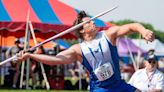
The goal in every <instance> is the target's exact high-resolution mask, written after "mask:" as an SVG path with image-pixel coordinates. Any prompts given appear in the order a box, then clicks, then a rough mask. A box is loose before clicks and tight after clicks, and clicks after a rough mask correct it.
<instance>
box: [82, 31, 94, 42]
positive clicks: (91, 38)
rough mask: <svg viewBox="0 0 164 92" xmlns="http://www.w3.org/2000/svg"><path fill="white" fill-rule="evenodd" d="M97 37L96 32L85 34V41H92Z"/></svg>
mask: <svg viewBox="0 0 164 92" xmlns="http://www.w3.org/2000/svg"><path fill="white" fill-rule="evenodd" d="M95 37H96V34H85V33H84V34H83V38H84V40H85V41H92V40H93V39H94V38H95Z"/></svg>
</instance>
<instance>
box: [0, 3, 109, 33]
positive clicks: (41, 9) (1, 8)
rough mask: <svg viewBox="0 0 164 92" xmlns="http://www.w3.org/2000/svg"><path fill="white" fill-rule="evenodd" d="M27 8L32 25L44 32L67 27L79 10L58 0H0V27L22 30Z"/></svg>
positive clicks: (100, 22)
mask: <svg viewBox="0 0 164 92" xmlns="http://www.w3.org/2000/svg"><path fill="white" fill-rule="evenodd" d="M28 10H29V11H30V16H29V17H30V18H29V20H30V21H32V23H33V27H34V28H35V29H40V30H42V31H46V32H47V31H51V30H57V31H58V32H61V31H63V30H65V29H67V28H69V27H70V26H71V25H72V23H73V21H74V20H75V18H76V15H77V13H78V12H79V10H77V9H74V8H72V7H70V6H68V5H66V4H64V3H62V2H60V1H59V0H0V28H1V29H2V28H5V29H6V28H7V29H8V30H10V31H16V30H22V29H23V30H24V29H25V23H26V20H27V15H28V14H27V13H28ZM95 22H96V25H97V26H101V27H105V26H107V25H108V24H107V23H105V22H103V21H101V20H99V19H96V20H95ZM108 26H109V25H108Z"/></svg>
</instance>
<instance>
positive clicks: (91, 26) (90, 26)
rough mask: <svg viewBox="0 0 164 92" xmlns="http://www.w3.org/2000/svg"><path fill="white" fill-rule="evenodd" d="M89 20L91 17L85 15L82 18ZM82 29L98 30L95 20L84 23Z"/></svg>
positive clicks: (88, 31) (87, 31)
mask: <svg viewBox="0 0 164 92" xmlns="http://www.w3.org/2000/svg"><path fill="white" fill-rule="evenodd" d="M88 20H90V18H89V17H85V18H83V19H82V21H88ZM82 31H83V32H85V33H90V32H95V31H96V25H95V23H94V21H90V22H88V23H86V24H84V25H83V30H82Z"/></svg>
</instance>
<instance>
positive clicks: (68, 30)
mask: <svg viewBox="0 0 164 92" xmlns="http://www.w3.org/2000/svg"><path fill="white" fill-rule="evenodd" d="M117 7H118V6H115V7H113V8H111V9H108V10H106V11H104V12H102V13H100V14H98V15H96V16H94V17H92V18H91V19H90V20H88V21H84V22H82V23H80V24H78V25H76V26H73V27H71V28H69V29H67V30H65V31H63V32H61V33H59V34H57V35H55V36H52V37H50V38H48V39H47V40H44V41H43V42H41V43H39V44H37V45H36V46H33V47H31V48H30V49H29V50H34V49H36V48H37V47H40V46H41V45H43V44H45V43H47V42H49V41H51V40H53V39H55V38H58V37H60V36H63V35H65V34H67V33H70V32H72V31H73V30H75V29H77V28H79V27H81V26H83V25H84V24H86V23H88V22H90V21H92V20H94V19H96V18H98V17H100V16H103V15H105V14H107V13H109V12H111V11H113V10H114V9H116V8H117ZM14 58H16V55H15V56H13V57H11V58H9V59H7V60H5V61H2V62H0V66H1V65H3V64H5V63H7V62H9V61H11V60H12V59H14Z"/></svg>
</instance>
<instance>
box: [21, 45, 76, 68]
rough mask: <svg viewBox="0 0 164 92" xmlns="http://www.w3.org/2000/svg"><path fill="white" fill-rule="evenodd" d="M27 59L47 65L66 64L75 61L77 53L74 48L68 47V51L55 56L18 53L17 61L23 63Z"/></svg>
mask: <svg viewBox="0 0 164 92" xmlns="http://www.w3.org/2000/svg"><path fill="white" fill-rule="evenodd" d="M27 58H31V59H33V60H36V61H38V62H41V63H44V64H48V65H57V64H68V63H71V62H74V61H77V53H76V50H75V49H74V47H70V48H69V49H67V50H64V51H62V52H60V53H59V54H57V55H56V56H48V55H44V54H31V53H23V52H20V53H19V55H18V60H19V61H23V60H25V59H27Z"/></svg>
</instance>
